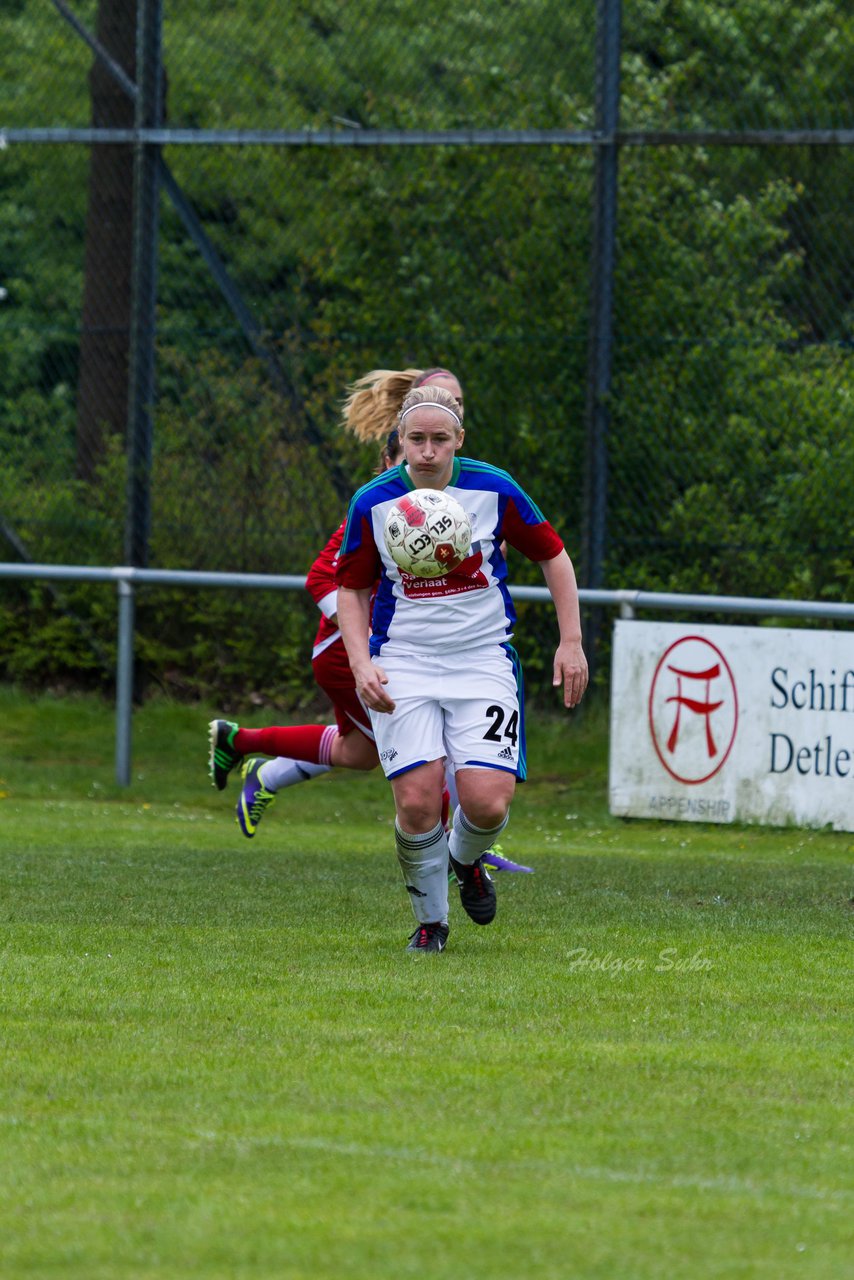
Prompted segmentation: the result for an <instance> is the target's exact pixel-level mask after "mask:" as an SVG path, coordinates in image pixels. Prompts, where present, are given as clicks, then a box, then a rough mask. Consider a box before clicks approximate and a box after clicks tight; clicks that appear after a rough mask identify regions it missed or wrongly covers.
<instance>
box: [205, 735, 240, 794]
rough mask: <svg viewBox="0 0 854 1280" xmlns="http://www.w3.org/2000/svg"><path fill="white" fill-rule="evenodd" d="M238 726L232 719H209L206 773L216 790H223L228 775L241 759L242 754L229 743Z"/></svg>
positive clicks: (226, 783)
mask: <svg viewBox="0 0 854 1280" xmlns="http://www.w3.org/2000/svg"><path fill="white" fill-rule="evenodd" d="M239 727H240V726H239V725H236V724H235V723H234V721H233V720H211V722H210V725H209V730H210V736H209V739H208V741H209V744H210V753H209V755H208V773H209V774H210V775H211V778H212V779H213V784H214V786H215V787H216V789H217V791H225V788H226V786H227V785H228V775H229V774H230V773H231V771H232V769H236V768H237V766H238V765H239V764H241V763H242V761H243V756H242V755H240V754H239V752H237V751H235V749H234V747H233V746H232V745H231V743H232V740H233V738H234V735H235V734H236V733H237V730H238V728H239Z"/></svg>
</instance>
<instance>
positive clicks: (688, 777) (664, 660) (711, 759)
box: [649, 636, 738, 786]
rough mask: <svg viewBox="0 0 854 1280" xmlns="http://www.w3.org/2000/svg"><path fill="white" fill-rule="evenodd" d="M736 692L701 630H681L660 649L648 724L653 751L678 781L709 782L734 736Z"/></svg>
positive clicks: (717, 652) (725, 666)
mask: <svg viewBox="0 0 854 1280" xmlns="http://www.w3.org/2000/svg"><path fill="white" fill-rule="evenodd" d="M737 726H738V694H737V692H736V687H735V679H734V677H733V674H732V671H731V670H730V666H729V663H728V662H727V660H726V658H725V657H724V656H723V654H722V653H721V651H720V649H718V648H717V646H716V645H713V644H712V642H711V641H710V640H706V639H704V637H702V636H683V638H682V639H681V640H677V641H675V642H674V643H673V644H672V645H671V646H670V648H669V649H667V650H665V652H664V654H663V655H662V657H661V658H660V659H659V663H658V666H657V667H656V668H655V675H654V676H653V677H652V685H651V687H650V691H649V728H650V733H651V734H652V742H653V746H654V747H655V751H656V754H657V756H658V758H659V760H660V761H661V763H662V764H663V765H664V767H665V769H666V770H667V772H668V773H669V774H670V776H671V777H672V778H675V779H676V781H677V782H684V783H687V784H688V785H689V786H693V785H694V784H696V783H698V782H708V780H709V778H713V777H714V776H715V774H716V773H717V772H718V771H719V770H720V769H721V768H722V767H723V765H724V762H725V761H726V759H727V756H728V755H729V753H730V751H731V750H732V744H733V742H734V741H735V731H736V728H737Z"/></svg>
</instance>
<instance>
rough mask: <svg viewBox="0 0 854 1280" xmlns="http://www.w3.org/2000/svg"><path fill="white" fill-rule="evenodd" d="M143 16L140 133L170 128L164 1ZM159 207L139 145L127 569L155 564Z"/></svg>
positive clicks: (153, 164) (152, 159) (151, 169)
mask: <svg viewBox="0 0 854 1280" xmlns="http://www.w3.org/2000/svg"><path fill="white" fill-rule="evenodd" d="M136 12H137V18H136V21H137V31H136V61H137V85H138V92H137V96H136V102H135V114H134V121H135V126H136V128H137V129H156V128H159V127H160V126H161V125H162V123H163V65H162V56H161V54H162V51H161V32H162V25H163V15H162V5H161V0H138V3H137V10H136ZM159 202H160V148H159V146H157V145H156V144H155V143H151V142H141V141H140V140H139V139H137V141H136V143H135V144H134V168H133V264H132V291H131V332H130V357H129V358H130V371H129V373H130V376H129V391H128V429H127V512H126V523H125V558H126V561H127V563H128V564H130V565H138V566H140V567H145V565H147V564H148V539H149V526H150V506H151V495H150V482H151V445H152V434H153V427H152V413H153V405H154V334H155V309H156V305H157V236H158V230H159V225H160V219H159Z"/></svg>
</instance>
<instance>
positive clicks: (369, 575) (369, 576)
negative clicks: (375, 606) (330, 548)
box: [335, 516, 383, 591]
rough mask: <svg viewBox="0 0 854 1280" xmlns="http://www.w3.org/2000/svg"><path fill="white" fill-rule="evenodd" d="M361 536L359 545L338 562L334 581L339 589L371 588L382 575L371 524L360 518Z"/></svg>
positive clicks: (356, 589) (359, 589)
mask: <svg viewBox="0 0 854 1280" xmlns="http://www.w3.org/2000/svg"><path fill="white" fill-rule="evenodd" d="M361 532H362V536H361V539H360V541H359V545H358V546H357V547H355V548H354V549H353V550H352V551H350V552H347V553H346V554H345V555H342V556H341V557H340V558H339V560H338V568H337V570H336V572H335V581H336V583H337V585H338V586H339V587H349V588H350V589H351V590H352V591H363V590H365V588H366V587H373V586H374V584H375V583H376V580H377V578H378V577H379V576H380V574H381V573H382V567H383V565H382V560H381V559H380V553H379V552H378V551H377V546H376V543H375V542H374V535H373V531H372V529H371V523H370V521H369V520H366V519H365V517H364V516H362V531H361Z"/></svg>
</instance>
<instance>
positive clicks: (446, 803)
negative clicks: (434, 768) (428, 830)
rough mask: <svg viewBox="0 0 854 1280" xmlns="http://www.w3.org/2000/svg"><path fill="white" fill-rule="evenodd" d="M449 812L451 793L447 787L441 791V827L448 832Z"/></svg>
mask: <svg viewBox="0 0 854 1280" xmlns="http://www.w3.org/2000/svg"><path fill="white" fill-rule="evenodd" d="M450 812H451V793H450V791H449V790H448V788H447V787H445V788H444V789H443V791H442V826H443V827H444V828H445V830H446V831H447V830H448V817H449V815H450Z"/></svg>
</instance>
